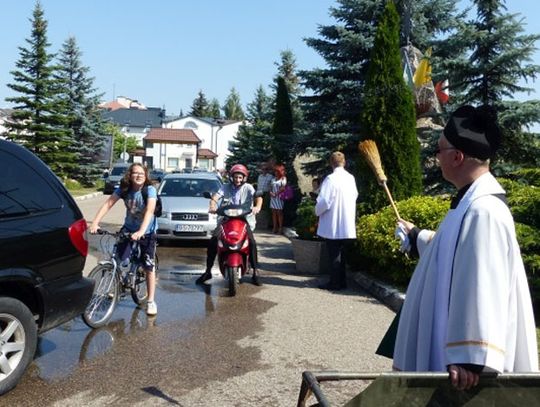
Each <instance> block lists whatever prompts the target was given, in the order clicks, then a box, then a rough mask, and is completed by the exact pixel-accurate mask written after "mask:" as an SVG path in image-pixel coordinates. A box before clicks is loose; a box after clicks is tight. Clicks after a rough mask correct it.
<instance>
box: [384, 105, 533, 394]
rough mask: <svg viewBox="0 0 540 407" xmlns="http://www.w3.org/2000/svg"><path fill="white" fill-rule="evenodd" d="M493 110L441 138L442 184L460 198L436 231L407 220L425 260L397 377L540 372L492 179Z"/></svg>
mask: <svg viewBox="0 0 540 407" xmlns="http://www.w3.org/2000/svg"><path fill="white" fill-rule="evenodd" d="M500 139H501V135H500V130H499V128H498V126H497V124H496V119H495V116H494V114H493V113H492V110H491V109H489V108H487V107H479V108H474V107H471V106H462V107H460V108H459V109H458V110H456V112H454V114H453V115H452V116H451V118H450V120H449V122H448V123H447V125H446V127H445V129H444V133H443V135H442V136H441V138H440V139H439V142H438V143H439V147H438V151H437V159H438V161H439V165H440V167H441V170H442V174H443V177H444V178H445V179H446V180H448V181H449V182H451V183H452V184H453V185H454V186H455V187H456V188H457V189H458V194H457V196H456V198H454V200H453V202H452V205H451V209H450V211H449V212H448V214H447V215H446V217H445V218H444V220H443V221H442V223H441V225H440V226H439V228H438V230H437V232H436V233H434V232H431V231H426V230H422V231H420V230H419V229H418V228H416V227H414V225H413V224H411V223H410V222H407V221H404V220H400V222H399V225H398V227H401V228H403V229H404V230H405V231H406V232H408V238H410V239H411V243H412V246H413V247H412V248H413V251H417V252H418V254H419V256H420V260H419V263H418V265H417V267H416V270H415V272H414V274H413V276H412V279H411V282H410V284H409V287H408V289H407V294H406V298H405V302H404V305H403V308H402V310H401V317H400V320H399V327H398V332H397V338H396V344H395V348H394V363H393V366H394V369H395V370H400V371H449V372H450V379H451V381H452V383H453V384H454V386H456V387H457V388H459V389H467V388H471V387H473V386H475V385H476V384H477V383H478V378H479V375H478V374H479V373H480V372H482V371H484V372H485V371H490V372H534V371H537V370H538V348H537V343H536V329H535V322H534V316H533V309H532V304H531V297H530V292H529V287H528V284H527V277H526V274H525V269H524V266H523V261H522V259H521V254H520V250H519V245H518V242H517V240H516V233H515V226H514V221H513V218H512V215H511V213H510V210H509V209H508V206H507V205H506V201H505V192H504V190H503V188H502V187H501V186H500V184H499V183H498V182H497V180H496V179H495V178H494V177H493V176H492V175H491V173H490V172H489V159H490V158H491V157H492V156H493V155H494V153H495V151H496V150H497V148H498V147H499V145H500Z"/></svg>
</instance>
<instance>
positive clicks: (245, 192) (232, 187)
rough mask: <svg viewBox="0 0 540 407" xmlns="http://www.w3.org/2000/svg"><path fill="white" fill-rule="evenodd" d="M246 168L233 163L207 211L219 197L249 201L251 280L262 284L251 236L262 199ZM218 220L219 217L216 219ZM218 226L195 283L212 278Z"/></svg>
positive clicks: (254, 245) (256, 283)
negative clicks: (248, 180) (226, 179)
mask: <svg viewBox="0 0 540 407" xmlns="http://www.w3.org/2000/svg"><path fill="white" fill-rule="evenodd" d="M248 175H249V172H248V169H247V168H246V167H245V166H244V165H242V164H235V165H233V167H232V168H231V170H230V171H229V180H230V183H228V184H224V185H223V186H222V187H221V188H220V189H219V191H217V192H216V193H215V194H214V195H213V196H212V199H210V207H209V209H208V212H209V213H216V210H217V202H218V201H219V199H220V198H223V199H224V200H225V201H228V202H231V203H233V204H236V205H243V204H245V203H247V202H251V206H252V209H251V213H250V214H249V215H248V216H247V222H248V228H247V233H248V238H249V263H250V266H251V268H252V270H253V275H252V277H251V278H252V282H253V284H255V285H258V286H260V285H262V283H261V281H260V279H259V273H258V270H257V243H256V242H255V237H254V236H253V230H255V215H257V214H258V213H259V212H260V211H261V208H262V204H263V199H262V197H261V196H256V195H255V188H253V186H252V185H251V184H248V183H247V182H246V181H247V179H248ZM218 222H220V219H218ZM219 226H220V223H218V227H217V228H216V229H215V230H214V233H213V234H212V238H211V239H210V242H209V243H208V251H207V254H206V271H205V272H204V273H203V274H202V275H201V276H200V277H199V278H198V279H197V281H196V282H195V283H196V284H203V283H204V282H205V281H207V280H210V279H211V278H212V266H213V265H214V261H215V260H216V256H217V244H218V231H219Z"/></svg>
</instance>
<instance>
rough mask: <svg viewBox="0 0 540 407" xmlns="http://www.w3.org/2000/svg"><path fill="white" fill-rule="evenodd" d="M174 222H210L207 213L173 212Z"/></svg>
mask: <svg viewBox="0 0 540 407" xmlns="http://www.w3.org/2000/svg"><path fill="white" fill-rule="evenodd" d="M171 219H172V220H185V221H194V222H206V221H208V214H207V213H185V212H173V213H172V214H171Z"/></svg>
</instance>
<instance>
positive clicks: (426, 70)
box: [413, 47, 431, 88]
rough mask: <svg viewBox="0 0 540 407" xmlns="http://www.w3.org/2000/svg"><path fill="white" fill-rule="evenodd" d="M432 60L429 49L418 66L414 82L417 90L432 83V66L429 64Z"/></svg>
mask: <svg viewBox="0 0 540 407" xmlns="http://www.w3.org/2000/svg"><path fill="white" fill-rule="evenodd" d="M430 58H431V47H429V48H428V50H427V51H426V53H425V54H424V56H423V58H422V60H421V61H420V63H419V64H418V67H417V68H416V71H415V72H414V76H413V82H414V85H415V86H416V87H417V88H420V87H422V86H424V85H425V84H426V83H429V82H430V81H431V65H430V63H429V59H430Z"/></svg>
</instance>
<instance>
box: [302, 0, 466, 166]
mask: <svg viewBox="0 0 540 407" xmlns="http://www.w3.org/2000/svg"><path fill="white" fill-rule="evenodd" d="M337 3H338V6H337V7H332V8H331V9H330V15H331V16H332V17H333V18H334V19H335V20H336V21H337V23H336V24H334V25H327V26H321V27H319V34H320V36H321V38H308V39H307V40H306V43H307V44H308V46H310V47H312V48H313V49H315V50H316V51H317V53H319V54H320V55H321V56H322V57H323V58H324V60H325V62H326V65H327V67H326V68H317V69H314V70H311V71H301V72H300V77H301V78H302V80H303V83H304V84H305V86H306V88H307V89H308V90H310V93H312V95H311V96H303V97H301V101H302V104H303V107H304V120H305V121H306V122H307V123H309V128H308V131H307V133H306V135H304V136H303V137H302V139H301V140H300V141H299V148H300V150H303V151H307V152H310V153H312V154H314V155H315V156H316V157H318V158H319V159H318V160H315V161H314V162H313V163H312V164H309V165H307V166H306V170H307V171H308V172H309V173H311V174H314V175H316V174H320V173H323V172H324V171H325V169H326V168H327V166H328V157H329V155H330V153H331V152H332V151H335V150H341V151H343V152H344V153H345V154H346V156H350V155H351V154H352V155H355V154H356V153H357V142H358V134H359V133H360V122H359V118H360V113H361V111H362V101H363V100H364V97H365V95H364V91H363V89H364V83H365V78H366V73H367V64H368V60H369V53H370V50H371V48H372V46H373V40H374V35H375V31H376V23H377V21H378V19H379V17H380V15H381V13H382V11H383V8H384V5H385V2H382V1H379V0H337ZM401 3H403V2H398V4H401ZM410 3H411V4H412V3H413V2H412V1H411V2H410ZM453 3H454V2H453V0H417V1H415V2H414V4H413V5H412V6H410V7H409V12H410V15H411V18H410V21H412V25H411V24H410V30H411V31H410V34H409V38H410V40H411V41H419V42H420V43H419V44H418V46H420V47H422V44H423V43H425V42H426V43H427V40H428V38H429V37H430V35H431V37H432V38H433V39H434V38H435V37H436V36H437V35H439V34H441V33H443V32H445V31H446V30H448V26H449V25H450V26H451V25H453V24H455V22H456V20H455V19H454V15H453V10H454V6H453ZM401 9H402V10H403V7H401ZM446 12H448V13H449V14H447V15H445V13H446ZM425 13H433V15H429V16H428V15H426V14H425ZM403 41H405V40H403ZM434 54H435V52H434Z"/></svg>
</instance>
